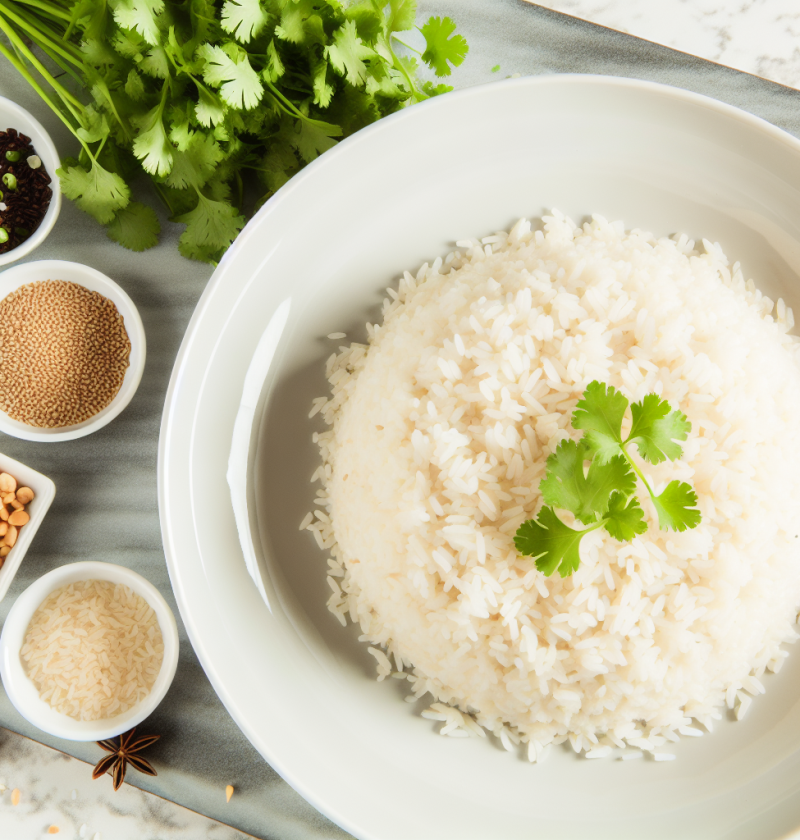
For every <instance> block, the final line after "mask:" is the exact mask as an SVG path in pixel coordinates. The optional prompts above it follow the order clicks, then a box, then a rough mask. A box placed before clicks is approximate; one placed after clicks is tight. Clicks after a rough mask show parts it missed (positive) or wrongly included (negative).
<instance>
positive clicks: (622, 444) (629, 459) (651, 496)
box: [619, 438, 655, 499]
mask: <svg viewBox="0 0 800 840" xmlns="http://www.w3.org/2000/svg"><path fill="white" fill-rule="evenodd" d="M629 440H630V438H628V440H626V441H624V442H623V443H621V444H620V445H619V448H620V449H621V450H622V454H623V455H624V456H625V460H626V461H627V462H628V463H629V464H630V465H631V468H632V469H633V471H634V472H635V473H636V475H638V476H639V478H640V479H641V480H642V484H644V486H645V487H646V488H647V492H648V493H649V494H650V498H651V499H654V498H655V493H653V490H652V488H651V487H650V485H649V484H648V483H647V479H646V478H645V477H644V473H643V472H642V471H641V470H640V469H639V467H638V466H637V465H636V461H634V460H633V458H631V456H630V455H629V454H628V450H627V449H626V448H625V446H626V444H627V443H628V441H629Z"/></svg>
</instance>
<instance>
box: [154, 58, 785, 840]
mask: <svg viewBox="0 0 800 840" xmlns="http://www.w3.org/2000/svg"><path fill="white" fill-rule="evenodd" d="M575 84H577V85H597V86H600V87H602V86H615V87H617V88H619V89H625V88H628V89H631V90H640V91H649V92H651V93H654V94H658V95H660V96H667V97H671V98H672V99H676V100H682V101H684V102H686V103H694V104H697V105H700V106H703V107H704V108H707V109H709V110H712V111H715V112H717V113H719V114H721V115H725V116H728V117H731V118H733V119H735V120H736V121H738V122H740V123H742V124H744V125H747V126H749V127H751V128H756V129H758V130H759V131H760V132H763V133H764V134H765V135H767V136H769V137H771V138H772V139H773V140H774V141H776V142H779V143H782V144H783V145H785V146H787V147H789V148H791V149H792V150H794V151H795V152H797V153H798V154H800V140H798V138H796V137H794V136H792V135H791V134H789V132H787V131H785V130H783V129H781V128H779V127H778V126H776V125H773V124H772V123H770V122H768V121H767V120H765V119H763V118H761V117H758V116H756V115H754V114H751V113H749V112H747V111H745V110H743V109H742V108H739V107H736V106H734V105H730V104H728V103H726V102H722V101H720V100H717V99H714V98H713V97H711V96H707V95H704V94H700V93H696V92H694V91H691V90H687V89H684V88H680V87H677V86H675V85H669V84H664V83H660V82H653V81H648V80H642V79H633V78H629V77H622V76H614V75H600V74H582V73H563V74H559V73H556V74H548V75H542V76H524V77H521V78H517V79H505V80H501V81H496V82H489V83H485V84H482V85H475V86H472V87H469V88H466V89H462V90H459V91H454V92H451V93H448V94H446V97H447V98H448V100H449V101H452V100H453V99H454V98H459V99H461V100H468V99H469V98H471V97H474V96H476V95H482V93H484V92H485V91H486V90H487V89H496V88H497V86H498V85H503V86H506V87H512V86H513V87H528V86H554V85H559V86H561V85H563V86H565V87H567V86H570V85H575ZM431 107H437V105H436V99H435V98H434V99H432V100H427V101H425V102H421V103H418V104H416V105H415V106H414V107H413V108H412V109H404V110H402V111H399V112H397V113H394V114H391V115H389V116H387V117H384V118H383V119H381V120H379V121H378V122H376V123H373V124H372V125H369V126H367V127H365V128H363V129H361V130H359V131H358V132H357V133H356V134H354V135H352V136H350V137H348V138H346V139H345V140H343V141H342V142H340V143H339V144H337V145H336V146H335V147H333V148H332V149H330V150H329V151H327V152H326V153H325V154H324V155H322V156H320V157H319V158H317V159H316V160H314V161H312V162H311V163H310V164H308V165H307V166H305V167H304V168H303V169H302V170H301V171H300V172H299V173H298V174H297V175H295V176H294V177H293V178H291V179H290V181H289V182H288V183H287V184H286V185H284V186H283V187H281V189H280V190H279V191H278V192H277V193H276V194H275V195H273V196H272V197H271V198H270V199H269V200H268V201H267V202H265V204H264V205H262V207H261V209H260V210H259V212H258V213H257V214H256V215H255V216H254V217H253V218H252V219H251V220H250V221H249V222H248V224H247V225H246V226H245V228H244V229H243V230H242V231H241V233H240V234H239V236H238V237H237V239H236V241H235V242H234V243H233V244H232V245H231V247H230V248H229V249H228V250H227V252H226V253H225V254H224V255H223V258H222V260H220V263H219V264H218V266H217V268H216V269H215V271H214V273H213V275H212V276H211V278H210V279H209V281H208V283H207V285H206V287H205V289H204V290H203V294H202V295H201V297H200V300H199V301H198V303H197V305H196V307H195V310H194V312H193V313H192V317H191V319H190V322H189V324H188V326H187V328H186V331H185V333H184V337H183V341H182V342H181V346H180V348H179V351H178V354H177V356H176V359H175V363H174V366H173V370H172V375H171V377H170V382H169V386H168V389H167V395H166V399H165V407H164V413H163V415H162V421H161V433H160V436H159V453H158V500H159V512H160V519H161V530H162V538H163V543H164V552H165V556H166V561H167V569H168V572H169V575H170V580H171V582H172V588H173V592H174V594H175V599H176V602H177V604H178V609H179V611H180V615H181V618H182V620H183V623H184V626H185V627H186V631H187V634H188V636H189V640H190V641H191V643H192V647H193V649H194V651H195V653H196V654H197V657H198V659H199V660H200V663H201V665H202V666H203V670H204V671H205V673H206V674H207V676H208V678H209V681H210V682H211V684H212V686H213V687H214V690H215V692H216V693H217V695H218V696H219V697H220V699H221V700H222V702H223V704H224V705H225V708H226V709H227V710H228V712H229V713H230V715H231V717H233V719H234V721H235V722H236V724H237V726H239V728H240V729H241V730H242V732H243V733H244V735H245V736H246V737H247V739H248V740H249V741H250V743H251V744H253V746H255V748H256V749H257V750H258V752H259V753H260V754H261V755H262V756H263V757H264V758H265V760H266V761H268V762H269V764H270V766H272V767H273V769H275V770H276V772H278V773H279V774H280V776H281V777H282V778H283V779H284V780H286V781H287V782H288V783H289V784H290V785H291V786H292V788H294V790H296V791H297V792H298V793H300V794H301V795H302V796H303V797H304V798H305V799H306V800H307V801H308V802H310V803H311V804H312V805H313V806H314V807H315V808H316V809H318V810H319V811H320V812H321V813H323V814H324V815H325V816H327V817H328V818H329V819H331V820H332V821H333V822H335V823H336V824H337V825H338V826H340V827H341V828H343V829H344V830H346V831H348V832H350V833H351V834H353V835H355V836H357V837H365V836H366V835H365V834H364V831H363V829H362V828H361V827H360V826H359V824H358V822H357V821H356V820H355V819H354V817H353V816H352V815H351V814H347V813H344V812H343V811H342V810H341V807H340V805H339V803H337V802H334V801H332V800H331V799H330V797H327V796H325V795H324V794H322V793H321V792H320V791H319V790H312V789H309V787H308V786H307V785H306V784H305V783H304V781H303V779H302V777H299V776H298V775H297V774H296V773H295V772H293V769H290V768H289V767H287V766H286V765H285V764H284V762H283V761H282V760H281V759H280V758H279V757H278V756H276V755H275V754H274V752H273V750H272V748H271V745H270V743H269V741H268V740H266V739H265V737H264V734H263V732H261V731H259V729H258V728H257V726H256V725H255V724H256V722H255V721H254V720H253V719H252V718H251V717H247V715H246V714H244V713H243V711H242V709H241V704H240V703H239V701H238V700H237V697H236V695H235V693H234V690H233V689H234V687H233V686H231V685H229V684H227V683H226V681H225V680H224V679H223V678H222V675H221V673H220V670H219V667H218V665H217V662H216V658H215V656H214V655H213V653H212V651H211V645H210V644H209V641H210V640H209V634H212V635H213V634H214V633H215V632H216V630H217V629H219V628H220V624H219V621H218V620H217V621H211V620H210V619H211V616H210V615H208V614H207V613H203V617H204V619H205V620H204V621H199V620H198V618H199V616H198V613H197V607H196V606H194V605H193V603H192V600H191V598H190V597H189V593H188V590H187V588H186V587H185V586H184V581H185V578H186V574H185V572H184V571H182V568H181V566H182V564H181V559H182V558H185V556H186V550H187V546H186V545H185V544H184V543H180V542H179V537H180V535H179V534H178V533H177V532H175V531H174V530H173V524H172V522H171V521H170V517H169V515H168V513H167V512H168V511H169V510H170V509H171V507H172V506H173V505H172V503H171V499H170V493H169V490H168V484H169V483H174V482H170V480H169V478H168V475H167V474H168V471H169V469H170V464H169V461H170V458H171V457H172V456H171V444H170V439H171V438H172V437H174V436H175V435H176V434H183V435H187V434H188V433H189V432H188V430H186V429H178V427H177V426H176V425H175V423H176V421H175V415H176V413H177V410H178V409H177V400H178V391H179V387H180V383H181V380H182V378H183V377H182V375H183V371H184V368H185V367H186V365H187V363H188V359H189V356H190V350H191V349H192V346H193V345H194V343H195V341H196V340H197V335H196V332H197V329H198V325H199V324H200V322H201V321H202V320H203V318H204V316H205V314H206V310H207V309H208V308H209V307H210V306H211V305H212V299H213V298H214V295H215V293H216V292H217V290H218V289H217V287H218V286H220V285H221V281H222V278H223V276H224V273H225V269H226V267H227V263H228V262H230V261H231V260H232V259H233V257H234V255H235V252H236V250H237V246H241V244H242V243H243V242H244V241H245V240H246V239H248V238H251V237H254V236H256V237H257V236H258V228H257V222H259V223H260V219H261V218H262V217H263V216H268V215H270V214H271V213H273V212H275V211H276V209H277V208H278V207H279V206H280V205H282V204H283V203H284V202H285V201H286V199H287V198H288V196H289V195H290V194H292V193H294V192H296V191H297V190H298V189H299V187H300V184H301V183H303V182H304V181H305V180H306V179H307V178H309V177H313V176H314V173H315V172H316V170H317V169H318V168H320V167H321V166H324V165H326V164H327V163H328V162H329V161H331V160H332V159H333V158H334V157H336V156H337V155H339V154H341V153H342V151H343V149H344V148H350V147H351V146H354V145H355V144H357V143H359V142H363V141H365V140H366V139H367V138H368V137H371V136H372V135H373V134H375V133H377V132H379V131H384V130H386V129H387V128H388V126H389V125H391V124H392V123H394V122H395V121H398V120H403V119H407V118H408V117H409V114H410V113H419V112H420V110H421V109H429V108H431ZM192 434H193V431H192ZM190 504H191V502H190ZM195 550H196V547H194V546H193V548H192V551H195ZM239 551H241V548H240V547H239ZM205 585H206V586H208V585H209V584H205ZM791 836H794V832H792V834H791Z"/></svg>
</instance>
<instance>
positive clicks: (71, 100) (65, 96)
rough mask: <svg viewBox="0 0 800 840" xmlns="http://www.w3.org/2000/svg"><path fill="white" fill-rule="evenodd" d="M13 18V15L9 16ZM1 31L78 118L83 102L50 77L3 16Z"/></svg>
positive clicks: (0, 24) (1, 7)
mask: <svg viewBox="0 0 800 840" xmlns="http://www.w3.org/2000/svg"><path fill="white" fill-rule="evenodd" d="M0 9H2V10H4V11H5V7H4V6H3V5H0ZM9 16H11V15H9ZM0 30H2V31H3V32H4V33H5V35H6V37H7V38H8V40H9V41H10V42H11V44H12V45H13V46H14V47H15V48H17V50H18V51H19V52H20V53H22V56H24V57H25V58H26V59H27V60H28V61H30V63H31V64H32V65H33V66H34V67H35V68H36V70H37V71H38V72H39V74H40V75H41V76H42V78H44V79H45V80H46V81H47V83H48V84H49V85H50V87H52V88H53V90H54V91H55V92H56V93H57V94H58V96H59V98H60V99H61V101H62V102H63V103H64V104H65V105H66V106H67V108H68V109H69V111H70V113H71V114H72V115H73V117H75V118H76V119H77V118H78V114H79V113H80V110H81V109H82V108H83V106H82V104H81V102H80V101H79V100H78V99H77V98H76V97H74V96H73V95H72V94H71V93H70V92H69V91H68V90H67V89H66V88H64V87H63V86H62V85H61V84H59V82H58V81H57V80H56V79H54V78H53V76H51V75H50V73H49V72H48V71H47V69H46V68H45V67H44V65H43V64H42V63H41V62H40V61H39V59H38V58H36V56H35V55H34V54H33V53H32V52H31V50H29V49H28V47H27V46H26V44H25V42H24V41H23V40H22V38H20V37H19V35H17V33H16V32H15V31H14V29H13V28H12V27H10V26H9V25H8V23H7V21H6V20H5V19H4V18H3V15H2V14H0Z"/></svg>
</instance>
